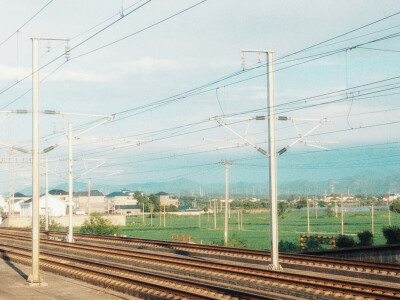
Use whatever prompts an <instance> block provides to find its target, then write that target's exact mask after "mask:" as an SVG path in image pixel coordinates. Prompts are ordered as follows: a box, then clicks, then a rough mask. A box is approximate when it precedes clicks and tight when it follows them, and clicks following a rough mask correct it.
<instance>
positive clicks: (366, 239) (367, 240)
mask: <svg viewBox="0 0 400 300" xmlns="http://www.w3.org/2000/svg"><path fill="white" fill-rule="evenodd" d="M357 236H358V239H359V240H360V242H359V243H358V246H371V245H372V244H373V243H374V236H373V234H372V233H371V232H370V231H368V230H365V231H363V232H359V233H357Z"/></svg>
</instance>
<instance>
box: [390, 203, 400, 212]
mask: <svg viewBox="0 0 400 300" xmlns="http://www.w3.org/2000/svg"><path fill="white" fill-rule="evenodd" d="M390 210H391V211H393V212H395V213H398V214H399V213H400V200H394V201H393V202H392V204H391V205H390Z"/></svg>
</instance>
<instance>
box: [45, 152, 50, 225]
mask: <svg viewBox="0 0 400 300" xmlns="http://www.w3.org/2000/svg"><path fill="white" fill-rule="evenodd" d="M45 210H46V213H45V214H46V230H49V162H48V159H47V156H46V209H45Z"/></svg>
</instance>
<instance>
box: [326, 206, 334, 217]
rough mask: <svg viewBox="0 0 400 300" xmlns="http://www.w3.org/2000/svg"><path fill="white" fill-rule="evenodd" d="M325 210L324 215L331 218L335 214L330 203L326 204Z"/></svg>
mask: <svg viewBox="0 0 400 300" xmlns="http://www.w3.org/2000/svg"><path fill="white" fill-rule="evenodd" d="M325 211H326V216H327V217H328V218H333V217H334V216H335V213H334V211H333V209H332V206H331V205H328V206H326V207H325Z"/></svg>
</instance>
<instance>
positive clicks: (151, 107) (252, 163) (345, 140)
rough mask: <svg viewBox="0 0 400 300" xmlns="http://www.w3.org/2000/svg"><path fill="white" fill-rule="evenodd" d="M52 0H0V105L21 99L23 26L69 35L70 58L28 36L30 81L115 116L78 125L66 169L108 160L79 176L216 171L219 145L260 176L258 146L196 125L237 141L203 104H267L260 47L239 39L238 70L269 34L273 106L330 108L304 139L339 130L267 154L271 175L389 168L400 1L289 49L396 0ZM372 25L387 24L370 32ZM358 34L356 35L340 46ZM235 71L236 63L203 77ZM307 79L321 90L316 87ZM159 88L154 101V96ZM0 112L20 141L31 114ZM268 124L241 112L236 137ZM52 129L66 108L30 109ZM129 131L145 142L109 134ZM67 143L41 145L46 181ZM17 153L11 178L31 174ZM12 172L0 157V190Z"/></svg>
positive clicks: (208, 178) (374, 172) (55, 100)
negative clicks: (35, 76) (274, 171)
mask: <svg viewBox="0 0 400 300" xmlns="http://www.w3.org/2000/svg"><path fill="white" fill-rule="evenodd" d="M48 3H49V1H29V2H26V1H12V2H10V1H0V26H1V28H2V31H1V33H0V44H1V43H2V42H4V43H2V44H1V45H0V106H1V107H2V108H1V110H16V109H30V108H31V102H32V95H31V92H30V91H29V89H30V88H31V85H32V83H31V78H30V77H29V74H30V72H31V64H32V45H31V44H32V43H31V40H30V38H31V37H33V36H37V37H44V36H46V37H47V36H50V37H69V38H71V41H70V46H71V48H72V51H71V60H70V61H68V62H66V63H64V62H65V59H64V58H63V57H61V58H59V59H56V60H55V61H54V62H52V63H50V64H48V63H49V62H51V61H53V60H54V59H55V58H57V57H59V56H62V54H63V51H64V50H63V49H64V47H65V44H64V43H60V42H51V44H50V46H51V47H50V51H49V52H48V50H47V41H42V42H41V43H40V47H41V48H40V55H41V57H40V65H41V66H45V65H47V64H48V66H46V67H43V69H41V71H40V72H41V73H40V77H41V79H44V78H45V80H43V81H42V82H41V87H40V99H41V100H40V101H41V103H40V105H41V108H42V109H43V110H45V109H49V110H57V111H62V112H74V113H85V114H98V115H111V114H117V115H116V116H117V118H116V119H115V120H113V121H111V122H109V123H108V124H106V125H103V126H101V127H99V128H97V129H95V130H93V131H90V132H88V133H86V134H84V135H82V139H80V140H75V141H74V156H75V157H76V158H78V159H79V161H76V162H75V164H74V172H75V174H76V175H79V174H81V173H83V172H85V170H88V169H90V168H92V167H94V166H95V165H96V164H97V163H99V160H100V159H101V160H103V159H104V160H107V162H106V163H105V164H104V165H102V166H101V167H100V168H99V169H97V170H96V171H95V172H90V173H88V174H87V175H85V176H83V177H81V178H79V180H80V181H87V180H91V181H92V182H94V183H95V184H98V185H101V184H102V183H121V184H125V183H126V184H128V183H144V182H148V181H165V180H171V179H176V178H181V177H182V178H187V179H191V180H195V181H198V182H200V183H211V182H216V181H218V182H222V181H223V179H224V178H223V176H224V170H223V168H222V166H220V165H218V164H217V163H218V161H220V160H221V159H232V160H235V161H237V162H238V165H237V166H235V167H234V168H232V174H231V180H232V181H235V182H238V181H253V182H260V181H263V180H264V179H265V180H267V173H268V172H267V166H268V165H267V161H266V159H265V158H264V157H262V156H260V154H259V153H258V152H257V151H255V149H253V148H251V147H239V148H232V149H225V150H216V148H217V147H219V146H224V145H226V144H224V143H217V142H210V141H205V140H204V138H213V139H223V140H230V141H237V139H236V138H235V136H233V135H232V134H231V133H230V132H228V131H227V130H226V129H224V128H222V127H219V126H217V123H216V122H215V121H210V120H209V119H210V118H211V117H214V116H221V115H235V116H239V117H252V116H255V115H259V114H266V109H265V108H266V106H267V102H266V101H267V100H266V75H265V72H266V69H265V65H264V63H265V57H263V56H262V57H261V62H258V56H257V55H256V54H248V55H246V65H247V67H248V69H247V71H246V72H240V71H241V50H242V49H271V50H274V51H275V58H276V61H275V70H276V72H275V83H276V84H275V95H276V105H277V111H278V112H279V114H283V115H286V116H290V117H294V118H313V119H321V118H329V120H330V122H328V123H326V124H324V125H323V126H322V127H321V128H320V129H319V130H317V131H315V134H316V135H315V136H312V137H310V139H312V140H321V141H322V140H328V141H335V142H338V144H329V145H327V147H328V149H329V151H320V150H318V149H316V148H310V147H304V145H300V144H298V145H296V146H294V147H293V148H292V149H291V150H290V151H288V152H287V153H285V155H284V156H282V157H280V158H279V161H278V168H279V171H278V174H279V180H280V181H292V180H297V179H310V180H313V181H320V180H326V179H330V178H342V177H346V176H354V175H360V176H361V175H363V176H364V175H366V174H367V175H369V176H381V175H386V174H388V173H389V174H390V173H396V172H398V171H399V170H398V168H399V164H398V163H397V161H398V160H397V158H398V155H399V154H400V153H399V151H398V142H399V134H398V132H399V129H400V128H399V124H398V123H397V122H398V120H399V118H398V115H399V111H400V105H399V104H398V95H397V94H396V93H397V92H398V87H399V78H394V77H396V76H400V74H399V71H398V65H399V63H400V52H398V51H400V43H399V38H398V37H397V34H398V32H400V14H399V15H395V16H392V17H390V18H387V19H385V20H382V21H380V22H377V23H375V24H371V25H369V26H366V27H365V28H363V29H360V30H356V31H354V32H352V33H350V34H347V35H344V36H342V37H339V38H337V39H333V40H331V41H329V42H326V43H322V44H320V45H318V46H316V47H314V48H312V49H309V50H307V51H302V52H299V53H297V54H294V55H292V56H288V57H285V56H286V55H288V54H293V53H295V52H297V51H299V50H302V49H304V48H307V47H309V46H312V45H315V44H318V43H320V42H323V41H326V40H328V39H330V38H333V37H335V36H338V35H341V34H343V33H346V32H349V31H351V30H353V29H356V28H359V27H361V26H363V25H366V24H370V23H372V22H374V21H376V20H380V19H382V18H385V17H388V16H390V15H392V14H395V13H397V12H399V11H400V3H399V2H398V1H316V0H315V1H311V0H310V1H301V2H300V1H280V2H279V3H278V2H276V1H211V0H208V1H205V2H200V1H183V0H182V1H178V0H177V1H172V2H171V1H168V2H167V1H160V0H159V1H156V0H153V1H149V2H147V1H126V0H124V1H84V2H82V1H68V2H62V1H57V0H54V1H51V2H50V4H48ZM46 4H48V5H47V6H46V7H45V8H44V9H43V10H42V11H41V12H40V13H39V14H38V15H37V16H35V17H34V18H33V19H32V20H31V21H29V22H28V23H27V24H26V25H25V26H23V27H22V28H21V29H20V30H19V31H18V33H15V32H16V31H17V29H18V28H20V27H21V26H22V25H23V24H24V23H25V22H26V21H28V20H29V19H30V18H31V17H32V16H33V15H34V14H35V13H36V12H37V11H39V10H40V9H41V8H43V7H44V6H45V5H46ZM196 4H198V5H197V6H194V7H193V8H191V9H189V10H187V11H184V12H182V13H181V14H179V15H176V16H175V17H172V18H170V19H168V20H165V21H163V22H161V23H160V24H157V23H158V22H160V21H162V20H164V19H166V18H168V17H170V16H173V15H175V14H177V13H179V12H181V11H183V10H185V9H187V8H189V7H191V6H193V5H196ZM136 8H137V10H135V9H136ZM122 14H124V15H125V16H124V17H123V18H121V15H122ZM113 22H115V24H113V25H111V26H109V27H108V28H106V27H107V26H108V25H110V24H111V23H113ZM152 25H154V26H152ZM150 26H152V27H150ZM146 28H147V29H146ZM102 29H104V30H103V31H101V30H102ZM99 31H101V32H100V33H98V34H96V35H95V36H93V35H94V34H95V33H96V32H99ZM13 33H15V34H13ZM129 35H130V37H128V38H126V39H124V40H121V41H118V40H120V39H121V38H124V37H127V36H129ZM92 36H93V37H92ZM8 37H10V38H9V39H7V38H8ZM90 37H92V38H90ZM88 38H90V39H88ZM380 38H385V39H384V40H382V41H376V42H372V41H374V40H377V39H380ZM87 39H88V40H87ZM86 40H87V41H86ZM116 41H118V42H116ZM112 42H115V43H114V44H113V45H110V46H107V47H105V48H102V49H100V50H96V49H97V48H99V47H102V46H104V45H108V44H109V43H112ZM81 43H82V44H81ZM360 44H364V45H363V46H360V47H357V48H354V49H350V47H352V46H356V45H360ZM75 47H76V48H75ZM346 48H347V51H346ZM93 50H96V51H94V52H91V51H93ZM396 51H397V52H396ZM335 52H337V53H335ZM334 53H335V54H334ZM282 57H283V58H282ZM307 57H308V58H307ZM316 58H318V59H316ZM299 63H301V64H299ZM296 64H298V65H296ZM252 67H257V68H255V69H250V68H252ZM232 74H235V76H232V77H230V78H228V79H225V80H221V81H220V82H218V83H215V84H212V83H214V82H215V81H216V80H218V79H221V78H224V77H225V76H228V75H232ZM25 77H26V78H25ZM253 77H254V78H253ZM24 78H25V79H24ZM22 79H24V80H22ZM373 82H376V83H375V84H372V83H373ZM203 85H207V87H203ZM199 87H203V88H199ZM197 88H199V89H197ZM192 89H196V90H195V95H192V94H188V93H187V91H191V90H192ZM346 89H348V90H346ZM337 91H339V92H337ZM182 93H184V94H182ZM327 93H330V94H327ZM176 95H184V96H185V97H176ZM318 95H324V96H320V97H319V98H312V97H314V96H318ZM170 100H174V101H170ZM296 100H299V101H298V102H293V101H296ZM300 100H301V101H300ZM157 101H163V102H162V103H163V104H164V105H162V106H158V105H156V103H157ZM142 106H144V107H142ZM141 107H142V108H141ZM249 111H251V112H249ZM246 112H249V113H246ZM2 116H3V117H4V118H3V117H2ZM2 116H0V117H2V119H0V121H1V122H2V123H1V126H2V129H3V130H2V132H1V134H0V142H1V143H3V144H13V145H16V146H20V147H25V148H26V149H30V148H31V120H30V116H29V115H15V114H8V115H7V114H2ZM64 121H65V122H72V123H73V128H74V132H75V133H79V132H81V131H82V130H84V129H85V128H87V127H88V126H89V125H88V123H89V122H98V121H99V119H98V118H92V117H87V116H86V117H84V116H80V117H77V116H74V117H72V116H65V117H64ZM92 124H93V123H92ZM297 124H298V126H299V129H300V131H301V132H303V133H304V132H306V131H307V130H308V129H309V128H311V127H312V126H314V123H310V122H303V121H299V122H298V123H297ZM231 126H232V128H234V129H235V130H237V131H238V132H241V133H244V132H245V130H246V122H239V123H235V124H231ZM267 130H268V128H267V124H266V123H265V122H261V121H257V122H256V121H254V122H251V126H250V127H249V131H248V138H249V140H251V141H252V142H254V143H256V144H257V145H259V146H260V147H263V148H267V144H266V140H267ZM85 138H91V139H85ZM93 138H99V139H100V140H94V139H93ZM116 138H121V140H117V139H116ZM295 138H296V131H295V129H294V127H293V125H292V124H291V123H290V122H281V123H279V122H278V123H277V144H278V146H277V148H278V149H280V148H281V147H283V146H285V145H287V144H289V143H290V142H291V141H292V140H293V139H295ZM64 139H65V134H64V133H63V119H62V118H61V117H60V116H48V115H42V116H41V147H42V148H45V147H48V146H50V145H53V144H55V143H59V142H61V141H63V140H64ZM101 139H102V140H101ZM112 139H113V140H112ZM133 140H140V141H141V145H140V146H130V147H123V148H121V147H120V146H121V145H122V144H124V143H125V144H126V143H130V142H132V141H133ZM0 153H1V157H2V159H3V160H4V161H5V160H7V159H8V157H9V148H8V147H1V148H0ZM66 155H67V147H66V144H64V145H63V146H60V147H59V148H57V149H55V150H53V151H52V152H49V159H50V160H51V163H50V169H51V170H52V171H53V173H52V175H51V176H50V185H56V184H58V183H61V182H63V179H62V178H60V177H59V176H58V175H61V176H65V175H66V171H67V166H66V164H65V160H62V159H65V158H66ZM60 159H61V160H60ZM87 159H91V160H87ZM93 159H98V160H96V161H94V160H93ZM13 160H18V163H15V164H13V165H14V169H15V170H14V174H15V189H16V190H17V191H18V190H19V189H22V188H25V187H26V186H29V184H30V180H29V173H30V165H29V161H28V160H29V156H27V155H26V154H22V153H17V152H15V153H14V156H13ZM9 173H10V168H9V165H8V163H3V164H2V167H1V169H0V177H1V186H0V187H1V189H0V191H3V192H4V193H7V191H8V186H9V184H8V182H9ZM55 174H58V175H55ZM112 174H113V175H112ZM42 182H43V183H44V180H42Z"/></svg>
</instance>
